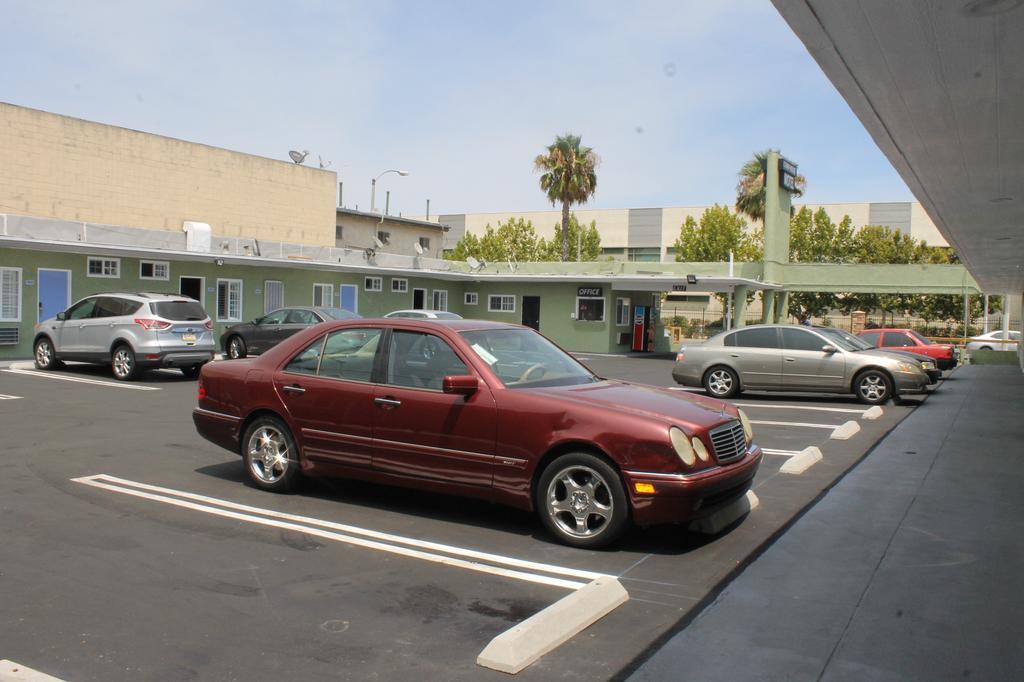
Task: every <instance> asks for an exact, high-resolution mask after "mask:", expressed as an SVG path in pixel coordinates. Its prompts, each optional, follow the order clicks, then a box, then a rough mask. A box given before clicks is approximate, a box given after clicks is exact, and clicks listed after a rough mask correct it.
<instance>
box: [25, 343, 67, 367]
mask: <svg viewBox="0 0 1024 682" xmlns="http://www.w3.org/2000/svg"><path fill="white" fill-rule="evenodd" d="M32 354H33V357H34V359H35V363H36V368H37V369H60V368H61V367H63V366H64V363H63V362H61V361H60V360H58V359H57V351H56V349H55V348H54V347H53V341H51V340H50V339H49V337H46V336H44V337H42V338H41V339H39V340H38V341H36V345H35V346H34V347H33V348H32Z"/></svg>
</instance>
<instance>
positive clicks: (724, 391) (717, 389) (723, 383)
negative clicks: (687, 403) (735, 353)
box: [704, 365, 740, 398]
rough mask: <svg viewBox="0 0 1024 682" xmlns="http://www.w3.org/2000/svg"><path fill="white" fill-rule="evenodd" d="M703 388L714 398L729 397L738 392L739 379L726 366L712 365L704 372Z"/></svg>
mask: <svg viewBox="0 0 1024 682" xmlns="http://www.w3.org/2000/svg"><path fill="white" fill-rule="evenodd" d="M704 390H705V391H707V392H708V395H710V396H712V397H714V398H731V397H733V396H734V395H736V394H737V393H739V392H740V379H739V377H738V376H736V372H734V371H732V370H731V369H729V368H728V367H725V366H723V365H719V366H718V367H712V368H711V369H709V370H708V371H707V373H705V374H704Z"/></svg>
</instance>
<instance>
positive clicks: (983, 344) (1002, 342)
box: [967, 330, 1020, 352]
mask: <svg viewBox="0 0 1024 682" xmlns="http://www.w3.org/2000/svg"><path fill="white" fill-rule="evenodd" d="M1019 341H1020V332H1017V331H1006V332H1004V331H1002V330H999V331H994V332H989V333H988V334H981V335H980V336H972V337H971V338H970V340H969V341H968V342H967V351H968V352H970V351H975V350H1017V343H1018V342H1019Z"/></svg>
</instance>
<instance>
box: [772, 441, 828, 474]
mask: <svg viewBox="0 0 1024 682" xmlns="http://www.w3.org/2000/svg"><path fill="white" fill-rule="evenodd" d="M820 461H821V450H819V449H818V448H816V447H815V446H813V445H812V446H811V447H808V448H804V449H803V450H801V451H800V452H799V454H796V455H793V456H792V457H790V458H789V459H788V460H786V463H785V464H783V465H782V468H781V469H779V471H781V472H782V473H784V474H802V473H803V472H805V471H807V470H808V469H810V468H811V467H812V466H814V465H815V464H817V463H818V462H820Z"/></svg>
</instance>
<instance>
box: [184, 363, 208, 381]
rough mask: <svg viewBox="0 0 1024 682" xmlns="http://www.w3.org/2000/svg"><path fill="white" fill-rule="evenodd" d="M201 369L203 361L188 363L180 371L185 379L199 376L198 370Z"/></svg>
mask: <svg viewBox="0 0 1024 682" xmlns="http://www.w3.org/2000/svg"><path fill="white" fill-rule="evenodd" d="M202 369H203V363H200V364H198V365H189V366H187V367H182V368H181V373H182V374H184V375H185V378H186V379H197V378H199V372H201V371H202Z"/></svg>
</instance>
